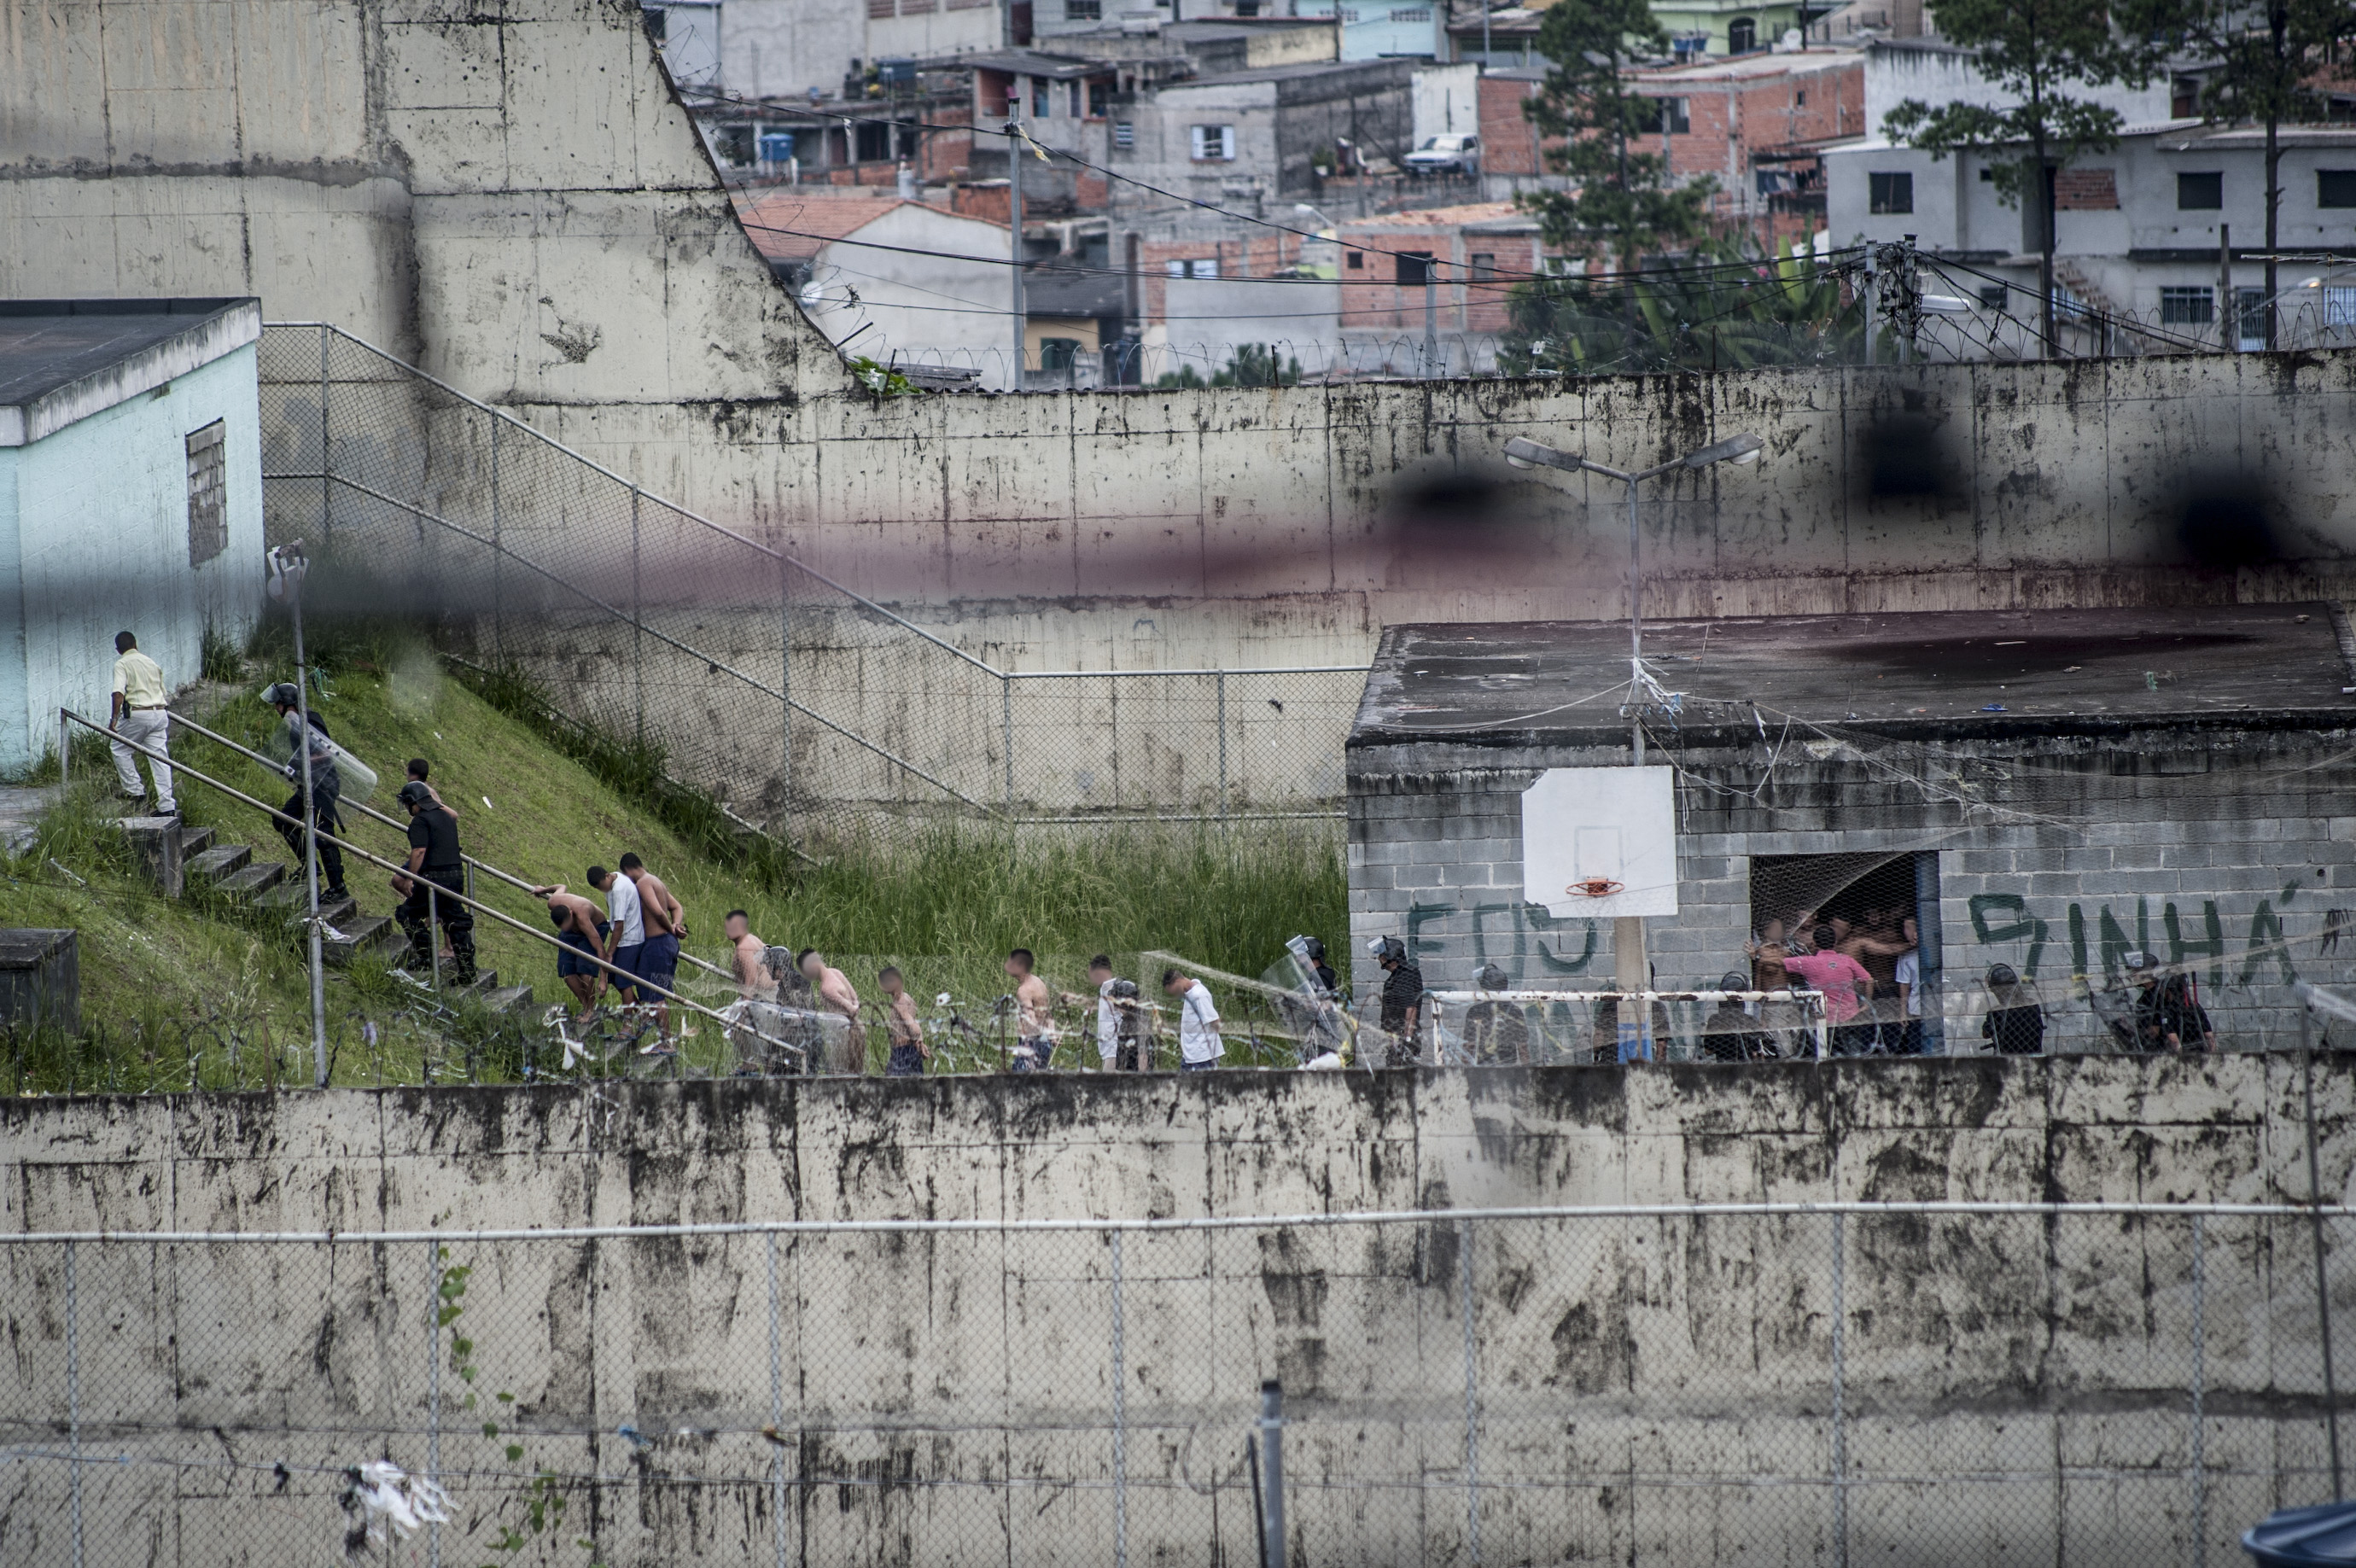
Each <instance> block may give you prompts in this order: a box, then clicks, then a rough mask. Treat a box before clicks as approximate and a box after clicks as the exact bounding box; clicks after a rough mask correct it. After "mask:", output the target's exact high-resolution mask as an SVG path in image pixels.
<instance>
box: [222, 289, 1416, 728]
mask: <svg viewBox="0 0 2356 1568" xmlns="http://www.w3.org/2000/svg"><path fill="white" fill-rule="evenodd" d="M262 325H263V326H264V327H265V328H268V327H286V328H295V327H301V328H306V329H312V330H316V331H320V332H332V333H334V334H335V335H336V336H337V337H340V338H342V339H343V340H344V341H345V342H347V343H349V344H351V345H353V346H354V347H359V348H364V349H366V350H367V351H368V352H369V353H370V354H373V355H375V356H376V357H378V358H380V359H381V360H383V361H385V363H387V364H389V365H392V366H395V367H398V368H400V369H401V370H402V371H403V372H405V373H407V374H409V375H412V376H414V377H416V378H417V379H419V380H421V381H424V382H427V383H429V384H430V385H432V386H434V388H436V389H439V390H441V391H444V392H446V393H448V394H449V395H450V396H451V397H453V398H455V399H456V400H458V401H459V402H462V403H464V404H466V406H467V407H469V408H471V409H474V410H475V411H477V412H479V413H486V414H489V415H490V416H491V417H492V418H494V419H498V420H502V421H506V422H507V423H508V424H509V425H511V426H512V427H514V428H515V429H516V430H518V431H519V432H522V433H524V434H526V435H528V436H530V438H531V439H532V440H534V441H536V442H538V443H541V445H542V446H545V447H548V448H550V449H552V450H553V451H557V452H561V453H564V454H565V455H566V456H567V457H570V458H573V460H574V461H576V462H578V463H581V464H584V465H585V466H587V467H589V468H592V469H594V470H595V471H596V472H597V473H599V474H602V475H605V477H606V478H608V479H611V480H612V481H613V482H614V483H615V484H616V485H621V486H622V487H623V488H624V489H626V490H628V491H630V492H631V493H632V494H634V495H636V496H638V497H639V498H640V499H642V500H647V501H651V502H653V503H654V504H655V505H656V506H658V507H664V508H666V509H667V510H669V511H671V512H673V513H676V514H677V515H678V516H680V517H684V518H686V519H687V520H688V521H690V522H691V523H694V524H696V525H697V526H698V527H701V528H709V529H711V530H712V532H713V533H716V534H718V535H720V536H721V537H722V538H723V539H733V540H734V541H735V542H736V543H738V544H741V545H743V546H744V547H745V548H746V549H752V550H756V551H758V552H759V553H761V554H762V555H765V556H766V557H768V558H769V559H770V560H775V561H779V562H782V563H783V564H785V565H787V566H790V567H792V568H793V569H794V570H795V571H800V572H804V573H807V574H808V575H809V577H810V578H811V580H812V581H818V582H822V583H824V584H826V586H828V587H829V588H831V589H833V590H834V591H835V592H837V593H840V594H841V595H842V596H843V597H844V598H846V599H848V600H850V601H851V603H854V604H857V605H858V606H859V607H860V608H861V609H862V610H866V611H868V612H870V613H873V614H876V615H880V616H882V617H883V619H884V620H886V621H889V622H890V623H892V624H894V625H895V626H897V627H899V628H900V629H901V630H902V631H905V632H907V633H908V634H910V635H913V636H916V637H920V638H922V639H923V640H924V641H926V642H927V643H930V644H932V645H933V646H935V647H937V648H938V649H940V650H941V651H942V652H943V653H946V654H948V655H949V656H951V657H953V658H956V659H958V660H961V661H963V662H964V663H966V664H969V665H971V666H972V667H974V668H976V669H978V670H980V671H982V672H983V673H985V674H988V675H992V676H996V677H998V678H1000V679H1001V680H1062V679H1076V678H1079V677H1086V676H1098V675H1106V676H1122V675H1139V676H1143V675H1218V674H1221V673H1225V674H1227V675H1344V674H1350V673H1354V672H1356V673H1363V672H1364V671H1365V668H1366V667H1365V665H1301V666H1297V667H1291V668H1285V669H1251V670H1239V669H1237V670H1227V671H1225V672H1222V671H1219V670H1213V669H1174V670H1135V671H1129V670H1033V671H1030V672H1027V673H1026V672H1023V671H1016V670H1002V669H1000V668H999V667H997V666H995V665H993V664H991V663H990V662H988V661H987V660H984V659H980V658H976V657H975V656H973V655H971V654H969V653H968V652H966V651H965V650H964V649H963V648H961V647H958V645H956V644H955V643H952V642H949V641H948V640H946V639H945V638H942V637H940V636H937V635H934V634H933V633H931V632H928V631H926V630H925V628H924V627H922V626H919V625H917V624H916V623H915V622H914V621H911V620H909V619H908V618H907V617H906V616H905V615H901V614H897V613H894V612H893V611H891V610H887V609H885V608H884V607H883V605H881V604H878V603H876V602H875V601H874V600H873V599H870V598H868V597H867V596H866V595H865V594H863V593H862V592H859V591H858V590H857V589H854V588H846V587H845V586H843V585H842V584H841V583H840V582H837V581H835V580H834V579H833V578H831V577H829V576H828V575H827V574H826V573H824V572H822V571H819V570H818V569H817V568H816V567H814V566H811V565H809V563H808V562H806V561H804V560H801V559H800V558H798V557H797V556H792V555H788V554H787V553H786V552H785V551H783V550H780V549H772V548H770V547H769V546H767V545H765V544H763V543H761V542H760V541H759V540H758V539H753V538H750V537H749V536H747V535H744V534H740V533H738V532H737V531H736V530H735V529H734V528H729V527H727V526H726V525H725V524H723V523H715V522H713V521H712V519H711V518H710V517H705V516H704V515H703V514H702V513H701V512H697V511H694V510H692V509H691V508H690V507H683V506H681V505H680V503H678V502H677V501H673V500H670V499H668V498H667V497H665V496H658V495H655V494H653V493H652V492H650V491H648V490H647V489H645V488H644V487H643V486H641V485H638V484H637V482H636V481H635V480H631V479H627V478H625V477H624V476H623V475H619V474H616V473H615V472H614V471H613V470H612V469H610V468H608V467H606V466H605V464H602V463H600V462H598V461H597V460H596V459H595V458H594V457H590V456H587V455H585V454H584V453H580V452H576V451H574V450H573V448H572V447H569V446H567V445H565V444H564V443H562V442H561V441H558V440H557V439H555V438H554V437H553V436H551V435H549V434H548V433H547V432H543V431H541V430H538V429H535V428H534V427H533V426H531V425H530V424H527V423H525V422H524V421H522V420H519V419H518V418H517V417H516V416H515V415H513V414H511V413H509V412H508V411H506V410H504V409H498V408H493V407H492V406H491V405H490V404H488V403H486V402H483V401H481V400H479V399H477V398H472V397H469V396H468V395H467V394H466V393H465V392H462V391H460V390H459V389H457V388H455V387H454V386H452V385H451V384H450V383H449V382H447V381H444V380H443V379H441V378H440V377H438V376H435V375H433V374H432V373H430V372H428V371H424V370H421V369H419V368H417V367H416V366H414V365H412V364H410V363H409V362H408V361H407V360H405V359H403V358H402V357H400V356H398V355H396V354H393V353H391V352H390V351H388V350H386V349H383V348H380V347H377V346H376V345H375V344H373V343H370V342H369V341H368V340H367V339H366V338H364V337H359V336H354V335H353V334H352V333H350V332H348V331H346V330H345V329H344V328H342V327H340V326H337V325H335V324H334V323H333V322H327V321H269V322H264V323H262ZM1402 341H1404V340H1402ZM298 384H300V383H297V382H294V381H291V380H290V381H289V382H287V385H289V386H294V385H298ZM320 464H321V466H322V468H323V469H324V468H325V466H326V464H327V459H326V457H325V456H324V455H323V456H322V457H321V459H320ZM262 477H263V478H265V479H323V480H334V481H337V483H342V484H348V485H351V486H352V488H354V489H359V490H362V491H363V493H365V494H368V495H369V496H370V497H371V498H372V499H377V500H382V501H386V502H388V504H390V505H392V506H396V507H403V509H404V510H407V509H409V508H408V507H405V506H403V504H402V502H399V501H393V500H391V497H389V496H381V495H378V494H377V493H376V492H374V491H370V490H368V489H367V488H366V487H365V486H363V485H358V484H356V483H353V482H352V481H349V480H347V479H345V478H344V477H343V476H342V475H337V474H330V473H324V472H323V473H318V474H297V473H284V474H265V475H262ZM421 515H423V514H421ZM442 520H443V519H441V518H439V517H436V518H434V521H436V522H440V521H442ZM469 537H472V536H469ZM551 575H553V574H551ZM556 581H562V579H556ZM567 586H569V584H568V585H567ZM615 613H617V614H618V613H620V612H619V611H616V612H615ZM811 717H812V718H817V717H818V715H816V714H812V715H811ZM821 722H823V720H821Z"/></svg>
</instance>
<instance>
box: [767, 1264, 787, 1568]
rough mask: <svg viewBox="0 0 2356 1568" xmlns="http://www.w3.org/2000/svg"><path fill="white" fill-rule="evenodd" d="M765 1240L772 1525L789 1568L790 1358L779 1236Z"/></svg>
mask: <svg viewBox="0 0 2356 1568" xmlns="http://www.w3.org/2000/svg"><path fill="white" fill-rule="evenodd" d="M764 1239H765V1240H766V1241H767V1243H769V1430H770V1431H772V1432H774V1433H776V1444H775V1446H776V1453H775V1454H774V1455H772V1456H770V1462H771V1463H772V1464H774V1465H776V1467H777V1477H776V1481H775V1482H774V1483H773V1485H772V1487H771V1488H770V1505H769V1506H770V1509H771V1511H772V1512H773V1514H774V1515H775V1517H774V1518H773V1519H772V1520H771V1521H770V1522H771V1524H772V1525H773V1526H774V1527H775V1529H774V1533H775V1535H776V1541H777V1568H786V1445H785V1436H786V1355H785V1342H784V1339H783V1338H782V1336H781V1332H780V1328H779V1321H780V1319H779V1313H778V1307H777V1233H776V1232H775V1231H772V1232H769V1233H768V1235H767V1236H766V1238H764Z"/></svg>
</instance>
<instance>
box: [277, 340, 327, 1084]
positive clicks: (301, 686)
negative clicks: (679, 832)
mask: <svg viewBox="0 0 2356 1568" xmlns="http://www.w3.org/2000/svg"><path fill="white" fill-rule="evenodd" d="M321 341H322V342H324V341H325V339H324V338H323V339H322V340H321ZM323 352H324V351H323ZM323 390H324V389H323ZM305 575H306V573H303V572H297V573H295V581H294V582H293V583H292V584H291V585H290V587H289V589H288V592H287V595H286V603H287V606H288V608H289V609H290V610H291V611H292V612H293V614H294V622H295V720H296V722H297V723H298V724H299V725H300V726H301V729H300V730H299V731H297V733H296V734H295V755H296V756H297V757H299V758H300V759H301V760H302V767H303V890H304V896H305V901H306V904H307V907H308V908H309V909H310V912H311V921H310V949H311V1056H312V1067H313V1071H314V1073H315V1082H316V1086H317V1087H319V1088H321V1089H325V1088H326V1087H327V964H326V961H325V960H324V958H322V956H321V955H320V952H319V798H318V796H316V795H313V794H312V793H311V677H310V671H309V669H308V667H306V666H305V664H304V662H303V578H304V576H305Z"/></svg>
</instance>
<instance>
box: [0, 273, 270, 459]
mask: <svg viewBox="0 0 2356 1568" xmlns="http://www.w3.org/2000/svg"><path fill="white" fill-rule="evenodd" d="M261 336H262V302H261V301H259V300H255V299H154V300H144V299H132V300H0V446H26V445H29V444H31V443H34V442H37V441H38V440H40V439H41V438H42V437H43V436H45V435H49V434H52V433H54V432H57V431H59V430H62V429H64V428H65V427H66V426H67V425H70V424H72V423H73V422H74V421H77V420H83V419H88V418H89V417H90V416H91V415H92V414H94V413H99V412H101V411H104V410H106V409H110V408H112V407H113V406H114V405H115V404H117V403H120V402H123V401H126V400H129V399H131V398H134V397H136V396H138V395H139V394H140V393H142V392H147V391H153V390H154V389H155V388H157V387H160V386H162V385H164V384H165V383H166V381H169V380H171V379H172V378H174V377H175V376H185V375H187V373H188V372H189V371H191V370H194V369H196V368H198V367H199V366H203V365H209V364H210V363H212V361H214V360H216V359H218V358H220V357H222V356H223V355H225V354H229V353H230V352H232V351H233V350H235V349H238V348H241V347H244V346H245V345H246V344H249V343H252V342H254V341H255V340H257V339H258V338H260V337H261Z"/></svg>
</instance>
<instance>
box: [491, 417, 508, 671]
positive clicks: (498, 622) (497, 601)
mask: <svg viewBox="0 0 2356 1568" xmlns="http://www.w3.org/2000/svg"><path fill="white" fill-rule="evenodd" d="M490 423H491V664H492V666H493V667H502V666H504V665H505V664H506V662H507V648H508V645H507V594H506V592H505V590H506V578H505V576H504V574H503V573H502V572H501V571H500V568H501V567H502V566H503V565H505V564H506V560H507V550H506V547H505V545H504V544H503V543H502V541H501V540H500V539H499V417H498V415H497V414H493V415H492V416H491V420H490Z"/></svg>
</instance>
